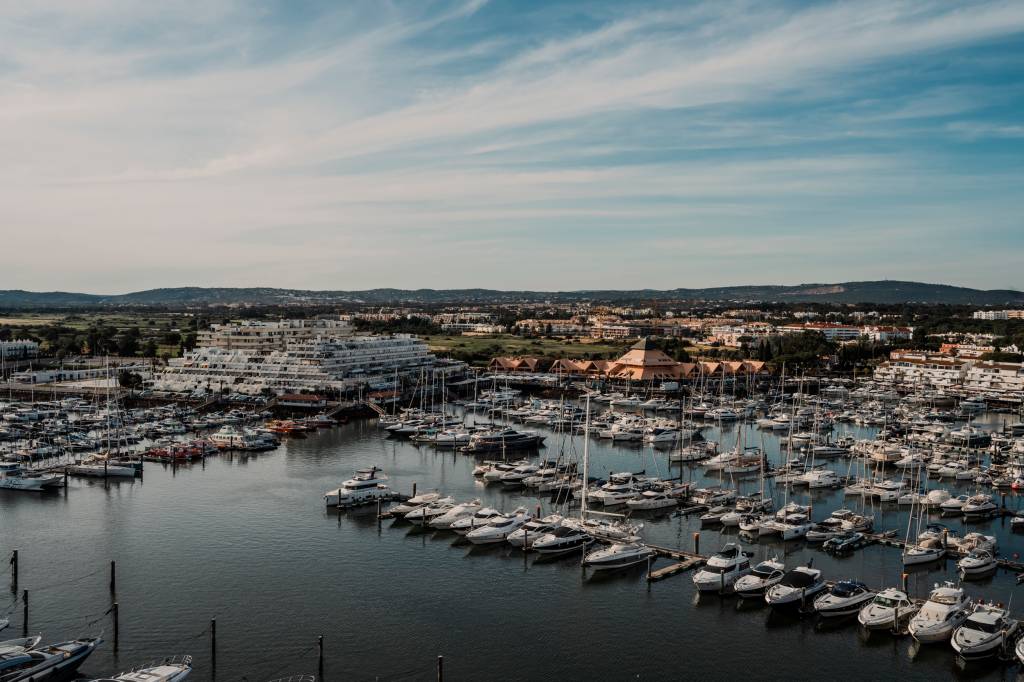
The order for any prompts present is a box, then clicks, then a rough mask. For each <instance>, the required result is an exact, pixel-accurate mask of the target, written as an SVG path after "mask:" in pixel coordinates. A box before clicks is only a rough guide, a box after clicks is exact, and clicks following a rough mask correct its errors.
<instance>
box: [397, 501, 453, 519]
mask: <svg viewBox="0 0 1024 682" xmlns="http://www.w3.org/2000/svg"><path fill="white" fill-rule="evenodd" d="M454 506H455V498H454V497H442V498H441V499H439V500H436V501H434V502H431V503H430V504H425V505H423V506H422V507H417V508H416V509H413V510H412V511H411V512H409V513H408V514H406V515H405V520H406V521H408V522H409V523H411V524H413V525H416V526H426V525H429V524H430V522H431V521H433V520H434V519H436V518H437V517H439V516H441V515H442V514H447V513H448V511H449V510H450V509H451V508H452V507H454Z"/></svg>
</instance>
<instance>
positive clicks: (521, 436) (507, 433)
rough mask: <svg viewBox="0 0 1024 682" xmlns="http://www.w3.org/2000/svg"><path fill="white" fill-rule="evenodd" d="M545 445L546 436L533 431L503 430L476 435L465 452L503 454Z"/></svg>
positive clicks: (470, 440)
mask: <svg viewBox="0 0 1024 682" xmlns="http://www.w3.org/2000/svg"><path fill="white" fill-rule="evenodd" d="M543 443H544V436H540V435H538V434H537V433H535V432H533V431H516V430H515V429H501V430H499V431H492V432H490V433H474V434H473V436H472V437H471V438H470V439H469V445H467V446H466V447H465V448H463V450H464V451H465V452H468V453H477V452H502V451H504V450H523V449H528V448H536V447H540V446H541V445H542V444H543Z"/></svg>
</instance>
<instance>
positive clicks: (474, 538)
mask: <svg viewBox="0 0 1024 682" xmlns="http://www.w3.org/2000/svg"><path fill="white" fill-rule="evenodd" d="M529 520H530V516H529V515H528V514H527V513H526V509H525V508H523V507H519V508H518V509H516V510H515V511H513V512H512V513H511V514H506V515H503V516H500V517H495V518H493V519H491V521H490V522H489V523H487V525H484V526H480V527H479V528H474V529H473V530H471V531H469V532H468V533H466V539H467V540H469V541H470V542H472V543H473V544H474V545H491V544H495V543H498V542H505V540H506V539H507V538H508V536H509V534H511V533H512V532H513V531H516V530H519V529H520V528H522V526H523V524H525V523H526V522H527V521H529Z"/></svg>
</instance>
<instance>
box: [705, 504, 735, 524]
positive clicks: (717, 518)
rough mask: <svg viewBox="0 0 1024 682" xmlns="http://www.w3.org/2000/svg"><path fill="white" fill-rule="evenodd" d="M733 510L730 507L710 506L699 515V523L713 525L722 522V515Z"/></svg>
mask: <svg viewBox="0 0 1024 682" xmlns="http://www.w3.org/2000/svg"><path fill="white" fill-rule="evenodd" d="M732 511H733V508H732V507H727V506H724V505H722V506H718V507H712V508H711V509H709V510H707V511H706V512H705V513H703V514H701V516H700V525H702V526H713V525H715V524H720V523H722V517H724V516H725V515H726V514H729V513H731V512H732Z"/></svg>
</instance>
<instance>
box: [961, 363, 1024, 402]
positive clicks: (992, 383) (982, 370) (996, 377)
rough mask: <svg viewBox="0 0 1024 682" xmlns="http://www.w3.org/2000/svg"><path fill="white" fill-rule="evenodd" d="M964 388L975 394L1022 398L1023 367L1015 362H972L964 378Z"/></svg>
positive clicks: (1023, 388)
mask: <svg viewBox="0 0 1024 682" xmlns="http://www.w3.org/2000/svg"><path fill="white" fill-rule="evenodd" d="M964 388H965V389H967V390H968V391H971V392H976V393H989V394H1000V395H1007V394H1017V395H1018V396H1019V397H1024V365H1021V364H1020V363H1016V362H974V363H972V364H971V366H970V368H969V369H968V370H967V375H966V376H965V377H964Z"/></svg>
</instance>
